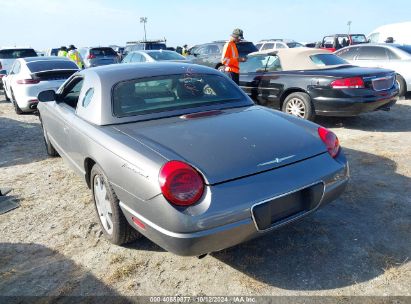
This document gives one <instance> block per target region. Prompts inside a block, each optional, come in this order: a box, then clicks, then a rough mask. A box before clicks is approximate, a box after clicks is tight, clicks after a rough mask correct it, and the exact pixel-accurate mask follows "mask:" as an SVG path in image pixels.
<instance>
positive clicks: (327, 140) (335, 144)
mask: <svg viewBox="0 0 411 304" xmlns="http://www.w3.org/2000/svg"><path fill="white" fill-rule="evenodd" d="M318 135H319V136H320V138H321V140H322V141H323V142H324V144H325V146H326V147H327V150H328V153H330V155H331V157H333V158H334V157H336V156H337V155H338V152H339V151H340V142H339V141H338V138H337V135H335V134H334V133H333V132H331V131H330V130H327V129H326V128H323V127H319V128H318Z"/></svg>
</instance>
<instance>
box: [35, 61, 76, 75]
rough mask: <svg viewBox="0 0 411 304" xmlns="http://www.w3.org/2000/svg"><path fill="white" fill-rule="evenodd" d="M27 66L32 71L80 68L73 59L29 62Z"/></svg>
mask: <svg viewBox="0 0 411 304" xmlns="http://www.w3.org/2000/svg"><path fill="white" fill-rule="evenodd" d="M27 67H28V68H29V70H30V71H31V72H32V73H37V72H42V71H50V70H78V66H77V65H76V64H75V63H74V62H73V61H71V60H67V61H66V60H55V61H54V60H47V61H34V62H28V63H27Z"/></svg>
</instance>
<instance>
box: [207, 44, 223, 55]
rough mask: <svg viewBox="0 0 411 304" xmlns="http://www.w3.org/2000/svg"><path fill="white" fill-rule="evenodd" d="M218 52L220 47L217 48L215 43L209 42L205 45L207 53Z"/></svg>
mask: <svg viewBox="0 0 411 304" xmlns="http://www.w3.org/2000/svg"><path fill="white" fill-rule="evenodd" d="M219 52H220V49H219V48H218V46H217V45H215V44H210V45H209V46H207V54H218V53H219Z"/></svg>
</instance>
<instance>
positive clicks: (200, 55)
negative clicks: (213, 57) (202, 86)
mask: <svg viewBox="0 0 411 304" xmlns="http://www.w3.org/2000/svg"><path fill="white" fill-rule="evenodd" d="M206 50H207V45H203V46H200V47H198V48H197V49H196V50H195V52H194V53H193V63H195V64H201V65H205V59H206V56H207V55H206Z"/></svg>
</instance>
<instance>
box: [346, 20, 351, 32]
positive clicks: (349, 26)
mask: <svg viewBox="0 0 411 304" xmlns="http://www.w3.org/2000/svg"><path fill="white" fill-rule="evenodd" d="M351 23H352V22H351V21H348V22H347V25H348V35H349V34H350V33H351Z"/></svg>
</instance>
